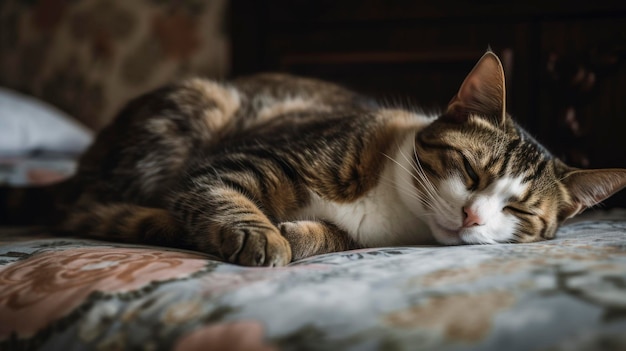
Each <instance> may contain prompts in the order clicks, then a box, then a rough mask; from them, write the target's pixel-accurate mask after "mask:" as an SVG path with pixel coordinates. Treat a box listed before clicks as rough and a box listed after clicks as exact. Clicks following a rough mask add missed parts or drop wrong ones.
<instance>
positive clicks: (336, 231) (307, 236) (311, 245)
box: [278, 221, 358, 260]
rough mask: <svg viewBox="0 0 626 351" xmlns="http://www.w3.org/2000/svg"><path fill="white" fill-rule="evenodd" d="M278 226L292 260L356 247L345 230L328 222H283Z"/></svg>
mask: <svg viewBox="0 0 626 351" xmlns="http://www.w3.org/2000/svg"><path fill="white" fill-rule="evenodd" d="M278 228H279V229H280V232H281V234H282V235H283V236H284V237H285V239H287V241H288V242H289V245H290V246H291V255H292V257H293V260H299V259H302V258H305V257H309V256H313V255H321V254H325V253H331V252H338V251H345V250H350V249H355V248H358V245H357V244H356V243H355V242H354V240H353V239H352V238H351V237H350V236H349V235H348V233H347V232H345V231H344V230H342V229H340V228H339V227H337V226H336V225H334V224H331V223H329V222H325V221H294V222H283V223H280V224H279V225H278Z"/></svg>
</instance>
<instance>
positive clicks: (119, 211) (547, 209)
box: [3, 53, 626, 266]
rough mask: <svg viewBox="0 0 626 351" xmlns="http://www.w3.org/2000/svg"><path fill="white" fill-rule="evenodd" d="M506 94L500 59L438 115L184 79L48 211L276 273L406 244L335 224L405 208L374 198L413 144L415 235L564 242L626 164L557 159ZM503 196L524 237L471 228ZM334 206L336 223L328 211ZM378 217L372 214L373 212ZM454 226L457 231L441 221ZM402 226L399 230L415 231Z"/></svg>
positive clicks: (285, 86)
mask: <svg viewBox="0 0 626 351" xmlns="http://www.w3.org/2000/svg"><path fill="white" fill-rule="evenodd" d="M504 101H505V91H504V75H503V72H502V68H501V65H500V62H499V60H498V58H497V57H496V56H495V55H494V54H492V53H487V54H485V56H484V57H483V58H482V59H481V61H480V62H479V63H478V65H477V66H476V68H475V69H474V70H473V71H472V73H470V75H469V76H468V78H467V79H466V80H465V82H464V83H463V85H462V86H461V89H460V90H459V93H458V94H457V96H455V97H454V98H453V100H452V101H451V103H450V105H449V106H448V108H447V110H446V112H444V113H443V114H442V115H441V116H440V117H439V118H427V117H425V116H422V115H420V114H419V113H415V112H414V111H410V110H403V109H390V108H386V107H385V106H381V105H378V104H376V103H374V102H372V101H371V100H369V99H367V98H364V97H362V96H360V95H358V94H356V93H354V92H351V91H349V90H347V89H344V88H342V87H340V86H337V85H334V84H331V83H327V82H322V81H318V80H313V79H305V78H298V77H293V76H288V75H279V74H261V75H256V76H252V77H248V78H242V79H239V80H235V81H233V82H232V83H228V84H226V83H217V82H213V81H210V80H205V79H198V78H196V79H189V80H184V81H182V82H179V83H177V84H173V85H170V86H167V87H164V88H161V89H158V90H156V91H153V92H150V93H148V94H146V95H143V96H141V97H139V98H137V99H135V100H132V101H131V102H130V103H129V104H128V105H127V106H126V107H125V108H124V109H123V110H122V111H121V112H120V113H119V115H118V117H117V118H116V119H115V120H114V122H113V123H112V124H110V125H109V126H108V127H107V128H105V129H104V130H103V131H102V132H101V133H100V134H99V135H98V136H97V139H96V141H95V142H94V144H93V145H92V146H91V147H90V149H89V150H88V151H87V152H86V153H85V154H84V155H83V156H82V158H81V160H80V163H79V167H78V171H77V173H76V175H75V176H74V177H72V178H71V179H69V180H68V181H66V182H64V183H62V184H59V185H57V186H55V187H54V193H55V194H56V195H55V196H54V197H48V198H49V204H48V205H50V207H52V206H51V204H52V203H54V207H55V208H56V212H51V213H55V214H56V215H58V219H59V221H58V223H57V224H56V229H57V230H60V231H62V232H64V233H67V232H69V233H74V234H77V235H84V236H88V237H94V238H103V239H108V240H114V241H124V242H139V243H151V244H158V245H165V246H173V247H182V248H189V249H194V250H199V251H203V252H207V253H210V254H214V255H217V256H219V257H221V258H222V259H224V260H227V261H229V262H234V263H238V264H243V265H252V266H279V265H285V264H287V263H289V262H290V261H291V260H292V259H299V258H302V257H307V256H310V255H314V254H320V253H327V252H334V251H340V250H346V249H351V248H356V247H363V246H375V245H377V243H381V244H385V243H387V242H388V243H390V244H395V243H397V242H396V241H393V240H389V241H386V239H385V238H384V236H385V233H382V232H381V233H380V237H381V238H375V239H374V238H373V236H372V234H371V233H369V234H368V233H367V231H366V229H363V228H362V226H361V224H359V226H358V227H355V226H351V225H350V223H351V222H350V219H343V220H339V219H337V218H339V217H338V216H340V215H344V214H345V212H346V211H348V212H349V211H351V210H349V209H350V206H352V205H351V204H358V205H354V206H355V208H356V207H358V206H361V207H362V208H366V209H369V208H371V206H385V207H386V206H388V205H389V206H399V205H398V202H402V200H401V196H395V197H394V196H391V195H389V194H388V192H387V193H385V196H384V197H381V198H380V199H376V198H374V199H373V200H372V199H371V198H372V197H373V196H374V195H372V194H380V193H383V192H384V191H382V190H381V191H378V190H376V189H379V188H380V187H381V186H382V185H381V184H383V183H384V182H385V181H386V180H387V179H386V178H385V174H386V173H385V172H389V174H393V172H392V171H390V169H392V168H394V167H396V168H397V167H399V166H401V165H400V163H401V162H398V161H399V160H400V159H401V158H402V157H403V156H405V155H404V154H402V153H401V152H402V151H401V150H400V148H401V145H402V143H403V141H404V140H410V141H411V146H410V149H412V150H410V153H409V154H408V155H407V156H408V157H409V158H411V162H410V165H411V167H412V168H413V169H414V172H415V173H416V174H414V175H412V179H413V184H412V186H413V187H414V188H412V189H410V191H411V192H413V193H415V194H414V195H412V196H413V198H419V200H418V201H417V203H418V205H417V206H416V207H419V209H413V210H414V212H415V214H414V216H415V221H416V222H415V229H414V230H415V231H416V233H415V235H414V236H415V240H406V243H407V244H411V243H419V242H424V241H425V240H427V239H428V238H433V237H434V238H435V239H436V240H437V241H439V242H442V243H463V242H465V243H472V242H530V241H536V240H541V239H548V238H552V237H553V236H554V233H555V231H556V229H557V227H558V225H559V224H560V223H561V222H562V221H563V220H564V219H566V218H568V217H571V216H573V215H575V214H577V213H578V212H580V211H581V210H583V209H584V208H587V207H589V206H593V205H594V204H596V203H597V202H599V201H601V200H603V199H604V198H606V197H608V196H610V195H611V194H613V193H614V192H616V191H619V190H620V189H621V188H623V187H624V186H625V185H626V171H625V170H619V169H613V170H595V171H583V170H576V169H572V168H570V167H568V166H566V165H565V164H563V163H562V162H560V161H559V160H558V159H556V158H554V157H553V156H552V155H550V153H549V152H548V151H546V150H545V149H544V148H543V147H541V145H539V144H538V143H537V142H536V141H535V140H534V139H532V138H531V137H529V136H528V134H527V133H525V132H524V131H523V130H522V129H521V128H519V127H518V126H517V125H516V124H515V123H514V121H513V120H512V119H511V118H510V116H508V115H507V114H506V112H505V104H504ZM398 150H400V154H398ZM394 155H395V156H394ZM416 166H417V167H416ZM455 179H456V180H455ZM502 179H507V180H506V181H504V180H502ZM511 179H514V180H511ZM455 182H456V183H455ZM459 182H461V183H462V184H463V186H461V187H460V188H459V187H458V186H457V187H455V186H454V184H457V183H459ZM507 182H509V183H507ZM494 184H499V185H497V186H496V185H494ZM507 184H508V185H507ZM407 186H409V185H406V184H405V185H404V188H403V190H402V191H405V192H406V191H407V190H406V188H407ZM502 187H506V189H504V188H502ZM457 188H459V189H457ZM501 188H502V189H501ZM509 188H515V189H513V190H510V189H509ZM518 188H519V189H518ZM3 191H4V201H5V204H4V206H7V203H8V204H9V208H7V209H5V210H6V211H12V212H10V213H11V214H15V215H17V213H18V212H19V211H22V210H23V209H19V208H20V199H19V192H18V191H13V192H9V191H7V190H6V189H3ZM377 191H378V192H377ZM457 193H462V194H460V195H459V194H457ZM500 193H507V194H508V195H506V196H507V198H506V199H505V200H502V201H505V202H506V203H505V204H504V205H502V206H500V207H499V208H498V211H500V212H501V213H502V214H501V216H503V217H502V218H503V219H502V220H501V221H502V223H503V224H502V225H504V224H506V223H515V229H514V230H513V229H510V230H511V231H512V233H511V236H510V237H507V238H495V237H493V238H492V237H488V234H484V233H479V232H476V233H474V232H473V231H477V230H479V229H480V228H481V227H479V226H480V225H482V224H483V223H482V222H481V221H483V220H484V219H485V218H483V217H485V216H487V215H488V214H489V213H490V212H489V211H492V209H490V208H489V206H488V204H489V203H491V202H484V203H483V202H480V201H479V200H476V201H474V200H472V199H482V198H483V197H485V198H487V197H488V196H492V197H490V199H491V198H499V196H500V195H499V194H500ZM404 196H406V194H405V195H404ZM409 198H411V196H409ZM459 198H461V199H462V200H457V199H459ZM442 199H443V200H442ZM26 200H27V202H26V204H22V207H24V206H28V196H26ZM377 201H378V204H377ZM385 201H387V202H389V204H387V203H385ZM459 201H460V202H459ZM472 201H474V202H472ZM481 201H482V200H481ZM409 202H410V201H409ZM492 202H493V201H492ZM370 203H372V204H373V205H371V204H370ZM474 203H475V205H476V206H475V209H474V210H472V208H473V207H472V206H473V204H474ZM11 204H12V205H11ZM410 205H411V204H410V203H408V204H405V207H410ZM324 206H326V207H324ZM328 206H334V207H328ZM368 206H370V207H368ZM498 206H499V205H498ZM327 207H328V208H332V209H334V210H331V212H332V211H335V212H337V213H338V214H337V215H336V216H335V217H336V218H334V217H333V216H332V215H329V216H326V217H324V216H321V215H320V213H327V212H328V211H326V212H324V211H321V210H319V211H318V210H316V209H319V208H327ZM16 208H17V209H16ZM381 208H384V207H381ZM346 209H348V210H346ZM49 210H50V211H51V209H49ZM320 211H321V212H320ZM342 211H343V212H342ZM355 211H356V212H358V210H355ZM363 211H366V212H367V211H368V210H363ZM481 211H487V212H481ZM340 212H341V213H340ZM356 212H355V213H356ZM420 212H423V213H424V215H423V218H420V214H419V213H420ZM500 212H499V213H500ZM7 213H9V212H7ZM447 214H449V216H448V215H447ZM366 215H367V216H369V217H367V218H370V219H369V220H370V221H371V218H372V216H376V213H371V211H370V212H368V213H366ZM440 216H447V217H450V218H446V219H445V220H437V219H436V218H438V217H440ZM489 216H490V215H489ZM498 216H500V214H498ZM457 217H458V219H457ZM363 218H365V215H364V217H363ZM431 218H435V220H431ZM447 220H449V221H451V222H450V223H453V224H451V225H450V226H448V225H442V223H444V224H445V223H446V222H445V221H447ZM386 221H390V219H389V218H376V219H375V220H374V222H372V223H379V222H380V223H383V222H386ZM507 221H508V222H507ZM368 223H369V222H368ZM377 225H378V224H377ZM385 225H387V224H384V223H383V224H380V227H381V228H386V227H385ZM402 225H404V226H405V227H402ZM402 225H399V227H397V228H396V227H393V226H391V227H390V228H392V229H391V231H393V230H396V231H398V232H400V231H406V228H410V227H411V224H410V223H408V224H402ZM496 225H500V224H494V226H496ZM438 226H439V227H438ZM443 227H445V228H443ZM355 228H357V229H355ZM484 228H487V227H484ZM494 228H496V229H497V227H494ZM494 230H495V229H494ZM361 231H362V233H361ZM431 232H432V233H431ZM401 234H402V235H404V236H405V237H410V236H411V233H408V234H407V233H401ZM470 234H471V235H474V236H472V237H470V236H469V235H470ZM480 235H483V236H484V238H483V239H480ZM489 235H491V234H489ZM459 237H463V239H458V238H459ZM472 238H475V239H472Z"/></svg>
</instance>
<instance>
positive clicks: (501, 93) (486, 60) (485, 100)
mask: <svg viewBox="0 0 626 351" xmlns="http://www.w3.org/2000/svg"><path fill="white" fill-rule="evenodd" d="M470 114H474V115H478V116H483V117H486V118H489V120H490V121H492V122H495V123H496V124H497V125H503V123H504V119H505V118H506V88H505V84H504V69H503V68H502V63H501V62H500V59H499V58H498V56H496V54H494V53H493V52H491V51H488V52H486V53H485V54H484V55H483V57H482V58H481V59H480V60H479V61H478V63H477V64H476V66H474V69H472V71H471V72H470V73H469V74H468V75H467V77H466V78H465V80H464V81H463V84H461V88H460V89H459V92H458V93H457V94H456V96H454V97H453V98H452V100H451V101H450V103H449V104H448V108H447V110H446V113H445V115H444V116H445V118H447V119H450V120H452V121H455V122H458V123H462V122H465V121H466V120H467V118H468V117H469V115H470Z"/></svg>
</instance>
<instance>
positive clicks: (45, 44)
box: [0, 0, 229, 129]
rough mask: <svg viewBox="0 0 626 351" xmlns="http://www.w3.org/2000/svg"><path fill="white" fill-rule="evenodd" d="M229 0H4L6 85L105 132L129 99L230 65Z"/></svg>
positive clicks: (0, 67) (0, 79)
mask: <svg viewBox="0 0 626 351" xmlns="http://www.w3.org/2000/svg"><path fill="white" fill-rule="evenodd" d="M226 5H227V2H226V0H210V1H199V0H180V1H164V0H137V1H126V0H2V1H0V86H5V87H8V88H11V89H15V90H19V91H22V92H24V93H27V94H29V95H32V96H35V97H37V98H39V99H41V100H43V101H46V102H48V103H51V104H53V105H55V106H56V107H58V108H61V109H62V110H64V111H65V112H67V113H68V114H70V115H71V116H73V117H75V118H77V119H78V120H80V121H82V122H83V123H84V124H85V125H87V126H89V127H92V128H93V129H100V128H101V127H102V126H104V125H105V124H106V123H107V122H108V121H110V120H111V119H112V118H113V116H114V114H115V113H116V112H117V111H118V110H119V109H120V108H121V106H122V105H123V104H124V103H126V102H127V100H128V99H130V98H131V97H134V96H137V95H139V94H142V93H144V92H146V91H148V90H151V89H154V88H155V87H158V86H161V85H163V84H166V83H168V82H170V81H172V80H174V79H179V78H182V77H185V76H189V75H201V76H206V77H210V78H223V77H224V76H225V75H226V74H227V73H228V70H229V67H228V62H229V57H228V55H229V49H228V44H229V42H228V35H227V33H225V30H224V27H225V22H226V21H225V18H226Z"/></svg>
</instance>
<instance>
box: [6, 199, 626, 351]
mask: <svg viewBox="0 0 626 351" xmlns="http://www.w3.org/2000/svg"><path fill="white" fill-rule="evenodd" d="M625 331H626V212H624V211H617V212H615V211H614V212H612V213H611V214H610V215H604V218H600V219H599V218H597V217H594V216H591V217H587V218H586V219H584V220H581V221H577V222H573V223H570V224H568V225H566V226H564V227H563V228H561V230H560V232H559V234H558V238H557V239H555V240H552V241H548V242H541V243H533V244H511V245H508V244H506V245H505V244H503V245H486V246H456V247H389V248H380V249H367V250H357V251H348V252H341V253H336V254H328V255H322V256H316V257H311V258H309V259H305V260H302V261H299V262H294V263H292V264H291V265H290V266H288V267H284V268H245V267H238V266H234V265H231V264H227V263H222V262H218V261H216V260H214V259H212V258H211V257H208V256H205V255H202V254H199V253H195V252H190V251H181V250H171V249H164V248H158V247H150V246H137V245H122V244H113V243H107V242H99V241H92V240H82V239H74V238H51V237H47V236H45V235H36V236H32V235H28V236H23V235H22V236H19V235H18V236H16V235H12V234H11V233H8V234H4V235H0V349H4V350H18V349H22V350H31V349H41V350H112V349H115V350H120V349H138V350H170V349H173V350H626V333H624V332H625Z"/></svg>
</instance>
